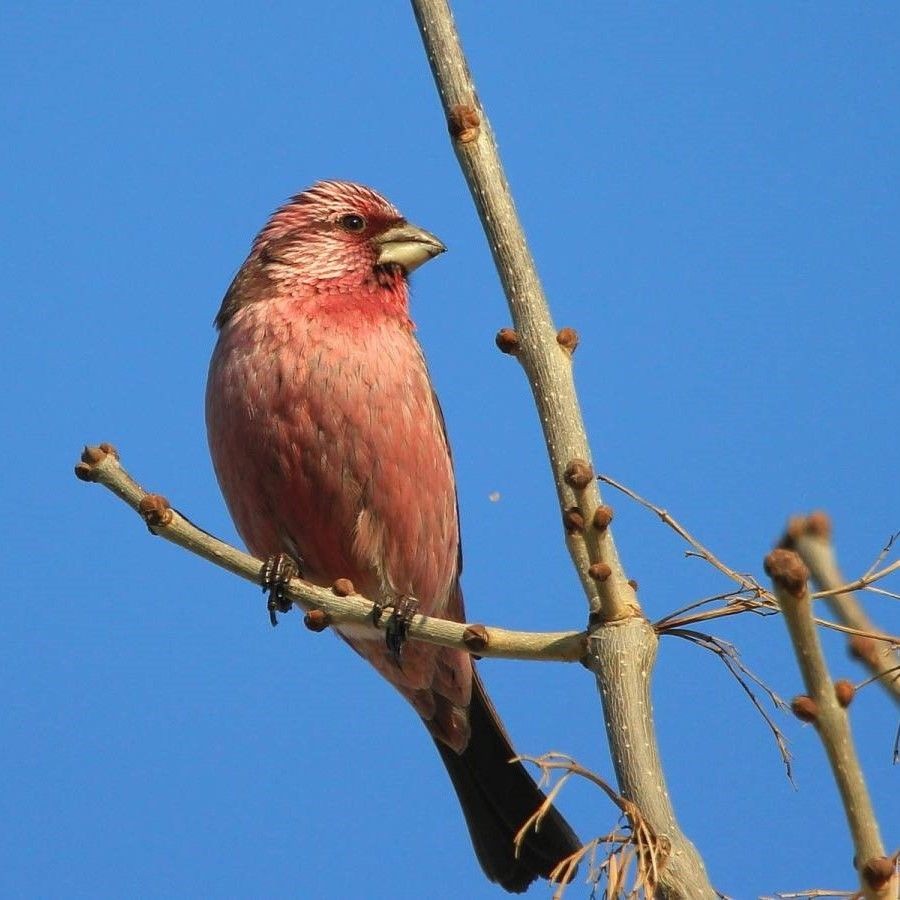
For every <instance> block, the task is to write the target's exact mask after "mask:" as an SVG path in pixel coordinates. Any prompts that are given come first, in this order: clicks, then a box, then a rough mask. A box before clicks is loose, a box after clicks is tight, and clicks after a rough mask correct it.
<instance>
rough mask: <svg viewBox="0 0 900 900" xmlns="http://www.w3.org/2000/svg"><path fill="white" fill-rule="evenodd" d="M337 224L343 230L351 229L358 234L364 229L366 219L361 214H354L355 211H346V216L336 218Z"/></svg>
mask: <svg viewBox="0 0 900 900" xmlns="http://www.w3.org/2000/svg"><path fill="white" fill-rule="evenodd" d="M338 224H339V225H340V226H341V228H343V229H344V231H352V232H354V233H356V234H358V233H359V232H360V231H363V230H364V229H365V227H366V220H365V219H364V218H363V217H362V216H358V215H356V213H347V215H346V216H341V217H340V219H338Z"/></svg>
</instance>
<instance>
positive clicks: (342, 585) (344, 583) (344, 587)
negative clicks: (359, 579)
mask: <svg viewBox="0 0 900 900" xmlns="http://www.w3.org/2000/svg"><path fill="white" fill-rule="evenodd" d="M331 592H332V593H333V594H335V595H336V596H338V597H350V596H351V595H353V594H355V593H356V589H355V588H354V587H353V582H352V581H351V580H350V579H349V578H338V579H337V580H336V581H335V582H334V584H333V585H331Z"/></svg>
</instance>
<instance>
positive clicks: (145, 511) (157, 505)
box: [138, 494, 172, 531]
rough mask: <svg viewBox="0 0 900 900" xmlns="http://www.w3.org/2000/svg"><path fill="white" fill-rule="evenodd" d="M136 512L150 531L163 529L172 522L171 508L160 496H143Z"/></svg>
mask: <svg viewBox="0 0 900 900" xmlns="http://www.w3.org/2000/svg"><path fill="white" fill-rule="evenodd" d="M138 512H139V513H140V515H141V518H143V520H144V521H145V522H146V523H147V527H148V528H149V529H150V530H151V531H153V529H154V528H165V527H166V525H170V524H171V522H172V507H171V506H169V501H168V500H166V498H165V497H163V495H162V494H145V495H144V496H143V497H141V502H140V503H138Z"/></svg>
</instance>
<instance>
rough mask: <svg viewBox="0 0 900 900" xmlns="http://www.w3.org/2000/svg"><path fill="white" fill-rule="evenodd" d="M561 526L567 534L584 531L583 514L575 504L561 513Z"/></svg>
mask: <svg viewBox="0 0 900 900" xmlns="http://www.w3.org/2000/svg"><path fill="white" fill-rule="evenodd" d="M563 528H565V529H566V532H567V533H568V534H575V533H576V532H579V531H584V514H583V513H582V512H581V510H580V509H579V508H578V507H577V506H570V507H569V508H568V509H567V510H566V511H565V512H564V513H563Z"/></svg>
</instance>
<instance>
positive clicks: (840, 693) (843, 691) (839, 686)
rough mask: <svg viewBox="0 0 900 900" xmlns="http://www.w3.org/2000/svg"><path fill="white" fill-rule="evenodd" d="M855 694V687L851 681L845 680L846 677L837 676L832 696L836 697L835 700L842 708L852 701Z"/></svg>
mask: <svg viewBox="0 0 900 900" xmlns="http://www.w3.org/2000/svg"><path fill="white" fill-rule="evenodd" d="M855 694H856V688H855V687H854V686H853V682H852V681H847V679H846V678H839V679H838V680H837V681H836V682H835V683H834V696H835V697H837V702H838V703H840V704H841V706H843V707H844V709H846V708H847V707H848V706H849V705H850V704H851V703H852V702H853V697H854V695H855Z"/></svg>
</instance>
